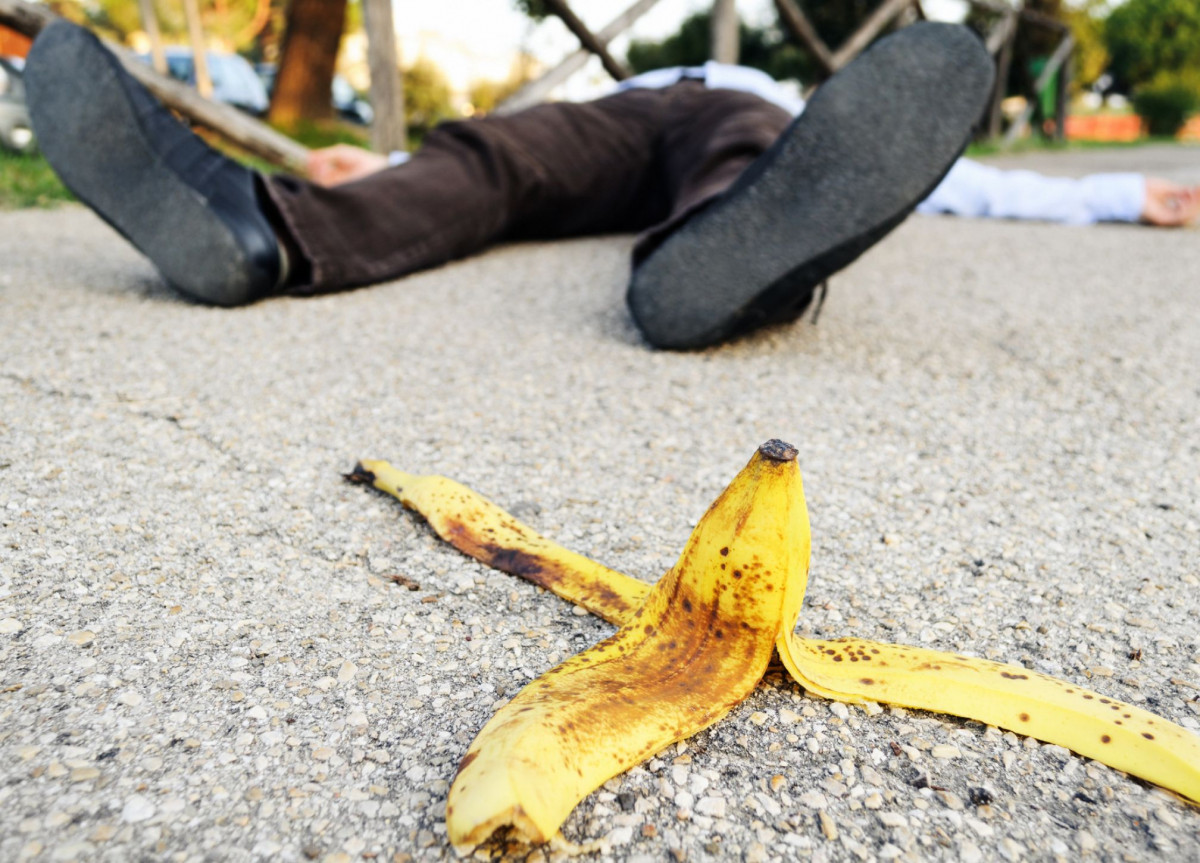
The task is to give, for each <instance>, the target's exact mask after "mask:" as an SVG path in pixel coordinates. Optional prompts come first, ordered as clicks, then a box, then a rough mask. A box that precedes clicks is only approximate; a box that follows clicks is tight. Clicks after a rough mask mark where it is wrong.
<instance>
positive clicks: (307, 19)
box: [267, 0, 346, 126]
mask: <svg viewBox="0 0 1200 863" xmlns="http://www.w3.org/2000/svg"><path fill="white" fill-rule="evenodd" d="M345 21H346V0H292V4H291V6H290V7H289V9H288V15H287V31H286V32H285V34H284V37H283V53H282V55H281V56H280V58H279V71H278V73H277V74H276V76H275V92H274V93H273V94H272V96H271V109H270V112H269V113H268V115H267V116H268V118H269V119H270V121H271V122H272V123H277V124H279V125H282V126H292V125H295V124H296V123H297V122H299V121H301V120H328V119H330V118H332V117H333V102H332V98H331V95H330V91H331V88H332V86H333V67H334V64H335V63H336V62H337V55H338V45H339V44H340V43H341V40H342V27H343V26H344V25H345Z"/></svg>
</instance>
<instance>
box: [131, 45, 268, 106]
mask: <svg viewBox="0 0 1200 863" xmlns="http://www.w3.org/2000/svg"><path fill="white" fill-rule="evenodd" d="M164 53H165V54H166V55H167V72H168V74H170V76H171V77H172V78H174V79H176V80H177V81H183V82H184V83H185V84H190V85H191V86H193V87H194V86H196V61H195V56H194V55H193V54H192V51H191V49H189V48H182V47H178V46H172V47H168V48H165V49H164ZM140 56H141V58H142V59H143V60H145V61H146V62H147V63H148V62H150V55H149V54H143V55H140ZM204 59H205V60H207V61H208V76H209V77H210V78H211V79H212V85H213V94H212V95H213V99H215V100H216V101H218V102H225V103H227V104H229V105H233V106H234V107H235V108H240V109H242V110H243V111H245V112H246V113H248V114H253V115H254V116H256V117H261V116H262V115H263V114H265V113H267V105H268V104H269V103H270V100H269V99H268V97H267V90H266V88H265V87H263V83H262V81H260V80H259V78H258V75H256V74H255V73H254V67H253V66H251V65H250V63H249V61H247V60H246V58H245V57H242V56H240V55H238V54H224V53H218V52H216V51H206V52H205V53H204Z"/></svg>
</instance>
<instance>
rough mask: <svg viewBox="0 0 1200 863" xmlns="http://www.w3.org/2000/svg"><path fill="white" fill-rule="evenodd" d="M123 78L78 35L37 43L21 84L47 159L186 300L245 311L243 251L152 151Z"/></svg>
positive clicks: (47, 35) (250, 289)
mask: <svg viewBox="0 0 1200 863" xmlns="http://www.w3.org/2000/svg"><path fill="white" fill-rule="evenodd" d="M118 75H119V72H118V61H117V59H116V58H115V57H113V56H112V55H111V54H110V53H109V52H108V51H107V49H105V48H104V47H103V46H101V45H100V44H99V43H98V42H96V41H95V40H94V39H93V38H92V37H91V36H89V35H88V34H87V33H86V32H85V31H82V30H80V29H79V28H77V27H74V26H73V25H69V24H61V23H56V24H52V25H51V26H50V27H48V28H46V30H44V31H43V32H42V33H41V34H40V35H39V36H38V38H37V40H36V41H35V42H34V45H33V48H32V49H31V51H30V56H29V58H28V61H27V65H26V77H25V83H26V92H27V94H28V100H29V107H30V115H31V117H32V119H33V127H34V132H35V133H36V135H37V138H38V146H39V147H40V148H41V151H42V154H43V155H44V156H45V157H46V159H47V161H49V163H50V165H51V166H52V167H53V168H54V170H55V172H56V173H57V174H58V176H59V177H60V178H61V179H62V181H63V183H64V184H65V185H66V186H67V188H68V189H70V190H71V191H72V192H73V193H74V194H75V195H76V196H77V197H78V198H79V199H80V200H81V201H83V202H84V203H85V204H87V205H88V206H89V207H91V208H92V209H93V210H95V211H96V213H97V214H99V215H100V216H101V217H102V218H103V219H104V220H105V221H106V222H108V223H109V224H110V225H112V226H113V227H114V228H116V230H117V231H119V232H120V233H121V234H122V236H124V237H125V238H126V239H127V240H129V242H131V243H132V244H133V245H134V246H136V247H137V248H138V250H139V251H141V252H142V253H143V254H144V255H146V257H148V258H149V259H150V260H151V261H152V262H153V263H154V265H155V266H156V267H157V268H158V270H159V272H161V273H162V275H163V277H164V278H165V279H166V280H167V281H168V282H170V283H171V285H173V286H174V287H175V288H177V289H178V290H179V291H180V292H182V293H184V294H187V295H188V296H190V297H192V298H193V299H198V300H201V301H203V302H206V303H214V304H216V305H223V306H233V305H240V304H242V303H245V302H248V301H249V300H251V299H253V298H254V295H255V293H256V289H255V286H254V284H252V278H253V273H252V272H251V267H250V265H249V263H248V260H247V257H246V254H245V251H244V250H243V249H242V247H241V245H240V244H239V243H238V242H237V240H236V238H235V237H234V235H233V233H232V232H231V231H230V230H229V228H228V227H227V226H226V225H225V223H224V222H222V221H221V219H220V218H219V217H218V216H216V215H215V214H214V213H213V211H212V209H211V208H210V207H209V205H208V203H207V202H206V201H205V199H204V198H203V197H202V196H201V195H200V194H199V193H198V192H197V191H196V190H195V189H193V188H192V187H191V186H190V185H188V184H187V183H186V182H184V181H183V180H181V179H180V178H179V177H178V176H177V175H176V174H175V173H174V172H173V171H171V170H170V169H168V168H167V167H166V166H165V165H164V164H163V162H162V160H161V158H160V157H159V156H158V154H157V153H155V151H154V150H153V149H152V148H151V147H150V146H149V145H148V143H147V141H146V140H145V137H144V135H143V133H142V128H141V125H140V123H139V122H138V118H137V116H136V113H135V111H134V108H133V105H132V104H131V103H130V101H129V99H128V97H127V95H126V93H125V91H124V89H123V87H122V84H121V83H120V81H119V79H118Z"/></svg>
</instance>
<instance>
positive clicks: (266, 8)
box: [51, 0, 287, 60]
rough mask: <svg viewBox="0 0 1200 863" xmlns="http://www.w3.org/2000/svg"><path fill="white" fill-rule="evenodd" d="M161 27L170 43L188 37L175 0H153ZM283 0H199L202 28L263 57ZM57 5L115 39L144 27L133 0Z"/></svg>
mask: <svg viewBox="0 0 1200 863" xmlns="http://www.w3.org/2000/svg"><path fill="white" fill-rule="evenodd" d="M153 6H154V12H155V17H156V18H157V19H158V26H159V30H160V31H161V32H162V35H163V39H164V40H165V41H166V42H168V43H184V42H186V41H187V18H186V17H185V16H184V11H183V4H182V3H180V2H178V0H153ZM286 6H287V0H201V2H200V18H201V21H202V22H203V25H204V32H205V34H206V35H207V36H208V37H209V38H211V39H214V40H215V41H217V42H220V43H223V44H224V45H226V46H228V47H229V48H231V49H232V50H234V51H238V52H240V53H244V54H247V55H250V56H251V59H255V60H257V59H261V57H260V55H261V53H262V49H263V41H264V40H272V39H277V38H278V35H279V34H280V33H281V32H282V30H283V18H284V11H285V7H286ZM51 8H53V9H54V10H55V11H57V12H59V13H60V14H64V15H65V16H66V17H68V18H70V19H71V20H73V21H77V22H79V23H86V24H87V25H88V26H89V27H90V28H91V29H92V30H95V31H97V32H99V33H102V34H103V35H105V36H108V37H109V38H111V39H115V40H117V41H119V42H124V41H126V40H127V39H128V38H129V36H130V35H132V34H133V33H136V32H138V31H140V30H142V29H143V22H142V16H141V11H140V10H139V8H138V2H137V0H91V2H86V3H85V2H81V0H59V2H56V3H54V4H52V5H51Z"/></svg>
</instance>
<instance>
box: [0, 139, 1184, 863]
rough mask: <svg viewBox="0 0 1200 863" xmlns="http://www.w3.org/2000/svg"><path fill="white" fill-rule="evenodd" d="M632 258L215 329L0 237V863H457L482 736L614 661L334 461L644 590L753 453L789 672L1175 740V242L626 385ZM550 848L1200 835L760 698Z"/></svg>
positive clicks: (1049, 240)
mask: <svg viewBox="0 0 1200 863" xmlns="http://www.w3.org/2000/svg"><path fill="white" fill-rule="evenodd" d="M1168 149H1170V148H1168ZM1099 158H1100V157H1099V156H1097V155H1094V154H1092V153H1082V154H1075V155H1066V156H1063V155H1056V156H1052V157H1051V156H1036V157H1033V158H1030V159H1029V160H1028V162H1029V163H1033V162H1036V163H1037V165H1038V166H1040V167H1044V166H1051V167H1052V168H1053V169H1054V170H1056V171H1064V172H1072V171H1075V172H1078V171H1079V170H1086V169H1088V168H1090V167H1092V165H1093V164H1094V163H1095V161H1096V160H1097V159H1099ZM1151 160H1153V163H1154V165H1155V167H1156V169H1158V170H1160V172H1161V173H1171V172H1175V173H1176V175H1178V176H1189V175H1190V176H1194V175H1195V173H1196V166H1197V165H1200V151H1197V150H1180V149H1170V151H1169V152H1166V153H1164V152H1161V151H1159V150H1157V149H1153V148H1151V149H1146V148H1142V149H1128V150H1119V151H1112V152H1110V153H1107V154H1105V155H1104V156H1103V163H1104V166H1105V167H1122V168H1136V167H1138V166H1139V165H1141V164H1143V163H1145V162H1149V161H1151ZM1164 166H1165V167H1164ZM629 247H630V240H629V238H627V237H614V238H600V239H589V240H582V241H576V242H563V243H555V244H529V245H519V246H512V247H507V248H501V249H497V250H495V251H493V252H491V253H489V254H486V255H483V256H481V257H477V258H474V259H471V260H467V261H463V262H460V263H456V264H453V265H451V266H447V267H444V268H442V269H439V270H437V271H434V272H429V273H425V274H422V275H418V276H415V277H412V278H409V279H405V280H403V281H400V282H396V283H393V284H388V285H383V286H379V287H375V288H372V289H368V290H362V291H358V292H354V293H351V294H348V295H343V296H331V297H323V298H317V299H310V300H293V299H277V300H272V301H269V302H264V303H261V304H259V305H256V306H254V307H252V308H246V309H240V310H233V311H222V310H215V309H208V308H201V307H197V306H194V305H190V304H188V303H186V302H182V301H180V300H178V299H177V298H175V297H174V296H173V295H172V294H171V293H170V291H168V290H167V289H166V288H165V287H164V286H163V285H162V284H161V283H160V282H159V281H158V280H157V278H156V276H155V274H154V272H153V270H152V269H151V268H150V266H149V265H148V264H147V263H145V262H144V261H143V260H142V259H140V258H139V257H138V255H136V254H135V253H134V252H132V251H131V250H130V249H128V248H127V247H126V246H125V245H124V244H123V243H122V242H121V241H120V240H119V239H118V238H117V237H116V235H114V234H113V233H112V232H111V231H110V230H109V229H108V228H107V227H106V226H104V225H103V224H102V223H101V222H100V221H99V220H97V219H96V218H94V217H93V216H92V215H90V214H89V213H88V212H87V211H85V210H83V209H82V208H79V207H65V208H62V209H59V210H54V211H48V212H18V213H4V214H0V309H2V310H3V311H2V314H0V345H2V346H3V360H2V362H0V369H2V372H0V407H2V411H0V540H2V544H0V859H3V860H19V859H37V860H72V859H81V860H86V859H102V860H132V859H136V860H171V861H185V860H239V861H240V860H255V859H266V860H276V859H278V860H305V859H310V858H316V859H325V860H331V861H339V860H340V861H349V860H359V859H367V860H372V859H374V860H408V859H414V860H437V859H453V857H454V854H453V852H452V851H451V850H450V849H449V847H448V845H447V842H446V839H445V831H444V827H443V809H444V801H445V795H446V791H447V786H448V782H449V780H450V779H451V778H452V775H453V772H454V768H455V765H456V764H457V762H458V760H459V759H460V758H461V756H462V754H463V752H464V751H465V749H466V747H467V744H468V743H469V741H470V740H471V739H472V737H473V735H474V734H475V732H476V731H477V730H478V729H479V728H480V727H481V726H482V724H483V723H484V722H485V721H486V720H487V718H488V717H489V716H490V715H491V713H492V711H493V710H494V708H495V707H496V706H497V705H498V704H499V703H502V701H503V700H504V699H506V698H508V697H509V696H511V695H512V694H513V693H515V692H516V691H517V690H518V689H519V688H520V687H521V686H522V685H523V684H524V683H525V682H527V681H528V680H529V679H531V678H532V677H534V676H535V675H537V674H539V673H541V672H542V671H544V670H546V669H547V668H549V667H551V666H552V665H553V664H554V663H555V662H556V661H558V660H561V659H562V658H564V657H566V656H568V655H570V654H571V653H573V652H575V651H577V650H579V649H581V648H583V647H585V646H586V645H588V644H590V643H592V642H594V641H596V640H598V639H600V638H601V637H603V636H604V635H606V634H607V633H608V632H609V631H610V629H609V627H608V626H607V625H605V624H603V623H601V622H599V621H597V620H594V619H590V618H586V617H581V616H578V615H576V614H573V613H572V609H571V608H570V607H569V606H567V605H566V604H564V603H563V602H561V601H559V600H558V599H556V598H555V597H553V596H551V595H549V594H545V593H542V592H539V591H538V590H536V589H535V588H533V587H531V586H529V585H527V584H524V583H522V582H519V581H517V580H516V579H514V578H512V577H510V576H507V575H504V574H501V573H497V572H492V571H489V570H487V569H485V568H483V567H482V566H480V565H478V564H476V563H475V562H473V561H471V560H469V559H466V558H464V557H463V556H461V555H459V554H458V553H457V552H455V551H454V550H452V549H450V548H447V547H445V546H443V545H442V544H441V543H440V542H439V541H437V540H436V539H435V538H434V537H433V536H432V534H431V533H430V532H429V530H428V529H427V528H426V527H425V526H424V525H423V524H422V523H420V521H419V520H418V519H417V518H415V517H414V516H413V515H412V514H410V513H406V512H404V511H403V510H402V509H401V508H400V507H399V506H398V505H396V504H395V503H394V502H393V501H392V500H391V499H389V498H385V497H383V496H381V495H378V494H376V493H373V492H371V491H369V490H366V489H363V488H361V487H354V486H350V485H348V484H346V483H344V482H343V481H342V479H341V477H340V474H341V473H342V472H343V471H346V470H348V469H349V468H350V467H351V466H352V465H353V464H354V462H355V460H356V459H357V458H360V457H380V458H386V459H389V460H391V461H393V462H394V463H395V464H397V465H399V466H402V467H404V468H406V469H409V470H412V471H417V472H437V473H443V474H447V475H450V476H453V477H456V478H458V479H460V480H463V481H465V482H467V483H469V484H471V485H473V486H474V487H475V488H477V489H478V490H480V491H481V492H483V493H485V494H487V495H489V496H491V497H492V498H494V499H495V500H497V501H498V502H500V503H501V504H503V505H505V506H507V507H509V508H511V509H512V510H514V511H515V512H517V513H518V514H519V515H521V516H522V517H523V518H525V519H526V520H528V521H530V522H532V523H533V524H535V525H537V526H538V527H539V528H541V529H542V530H543V531H544V532H545V533H547V534H548V535H550V536H552V537H555V538H557V539H559V540H560V541H562V542H563V543H565V544H566V545H568V546H570V547H573V548H575V549H577V550H579V551H581V552H584V553H587V554H589V555H592V556H594V557H596V558H598V559H600V560H602V561H605V562H607V563H609V564H611V565H613V566H616V567H618V568H621V569H624V570H625V571H627V572H630V573H632V574H635V575H638V576H640V577H642V578H646V579H653V578H654V577H656V576H657V574H658V573H660V572H661V571H663V570H664V569H665V568H666V567H667V566H669V565H670V563H671V562H672V561H673V559H674V556H675V555H676V554H677V553H678V551H679V550H680V548H681V547H682V544H683V542H684V540H685V538H686V537H687V534H688V532H689V529H690V527H691V526H692V524H693V523H694V521H695V520H696V519H697V518H698V517H699V516H700V514H701V513H702V512H703V510H704V508H705V507H706V506H707V504H708V503H709V502H710V500H711V499H712V498H713V497H714V496H715V495H716V494H717V493H718V492H719V491H720V489H721V488H722V487H723V485H724V484H725V482H727V481H728V480H729V479H730V478H731V477H732V476H733V474H734V473H735V472H736V471H737V470H738V469H739V468H740V467H741V466H742V464H743V463H744V462H745V461H746V459H748V458H749V456H750V454H751V453H752V452H753V450H754V448H755V446H756V445H757V444H758V443H760V442H761V441H763V440H765V439H767V438H770V437H781V438H784V439H786V440H788V441H790V442H792V443H794V444H796V445H797V446H798V447H799V449H800V452H801V455H800V462H801V467H802V468H803V470H804V472H805V478H806V488H807V493H808V498H809V505H810V508H811V514H812V524H813V531H814V565H813V575H812V582H811V587H810V591H809V597H808V602H807V603H806V607H805V609H804V612H803V615H802V618H801V629H802V630H803V631H804V632H805V633H812V634H817V635H822V636H836V635H839V634H847V633H853V634H857V635H862V636H865V637H868V638H873V639H879V640H884V641H895V642H906V643H913V644H922V645H928V646H933V647H937V648H941V649H946V650H953V651H963V652H972V653H976V654H980V655H983V656H988V657H994V658H997V659H1002V660H1005V661H1009V662H1015V663H1018V664H1024V665H1027V666H1030V667H1033V668H1036V669H1039V670H1043V671H1047V672H1050V673H1053V674H1057V675H1059V676H1061V677H1064V678H1066V679H1069V680H1071V681H1074V682H1076V683H1078V684H1081V685H1086V686H1089V687H1092V688H1094V689H1097V690H1099V691H1101V692H1104V693H1107V694H1109V695H1111V696H1114V697H1117V698H1121V699H1125V700H1129V701H1132V702H1135V703H1138V704H1141V705H1144V706H1146V707H1147V708H1149V709H1152V710H1154V711H1157V712H1159V713H1161V714H1162V715H1163V716H1166V717H1168V718H1170V719H1172V720H1174V721H1176V722H1179V723H1182V724H1184V725H1186V726H1187V727H1189V728H1191V729H1193V730H1197V729H1198V728H1200V701H1198V700H1197V699H1198V697H1200V689H1197V687H1198V686H1200V578H1198V576H1200V570H1198V568H1197V563H1196V561H1197V559H1198V554H1197V552H1198V551H1200V420H1198V417H1200V385H1198V383H1197V368H1200V312H1198V311H1197V297H1198V294H1197V279H1196V273H1197V271H1198V270H1200V234H1198V233H1197V231H1196V230H1186V231H1154V230H1149V229H1143V228H1138V227H1131V226H1102V227H1092V228H1067V227H1047V226H1042V225H1032V224H1005V223H986V222H973V221H965V220H953V219H948V218H936V219H935V218H930V219H913V220H910V221H909V222H908V223H906V224H905V225H904V226H902V228H901V229H900V230H899V231H897V232H896V233H895V234H894V235H893V236H892V237H890V238H889V239H888V240H887V241H886V242H885V243H884V244H882V245H881V246H880V247H878V248H876V249H875V250H873V251H872V252H871V253H869V254H868V255H867V256H865V257H864V258H863V259H861V260H860V261H859V262H857V263H856V264H855V265H853V266H852V267H851V268H850V269H849V270H848V271H847V272H845V273H844V274H842V275H840V276H838V277H836V278H835V279H834V280H833V282H832V289H831V292H830V296H829V300H828V302H827V303H826V306H825V309H824V312H823V314H822V316H821V320H820V323H819V325H817V326H815V327H814V326H812V325H811V324H809V323H807V322H801V323H799V324H797V325H795V326H792V327H788V328H783V329H777V330H774V331H771V332H768V333H763V334H760V335H758V336H756V337H753V338H749V339H746V340H743V341H741V342H738V343H736V344H733V345H729V346H726V347H723V348H719V349H714V350H710V351H706V352H702V353H696V354H666V353H654V352H651V351H649V350H647V349H645V348H644V347H643V345H642V344H641V343H640V341H639V338H638V336H637V333H636V332H635V331H634V329H633V328H632V326H631V324H630V323H629V320H628V318H627V317H626V314H625V312H624V310H623V306H622V288H623V280H624V277H625V270H626V266H627V264H626V257H627V253H628V250H629ZM397 574H399V575H404V576H406V577H408V578H410V579H413V580H414V581H416V582H417V583H419V585H420V588H419V589H417V590H411V591H410V590H406V589H403V588H401V587H399V586H396V585H395V584H393V583H392V582H391V581H390V580H389V576H392V575H397ZM775 777H779V778H778V779H776V778H775ZM980 789H982V790H980ZM565 832H566V835H567V836H568V837H569V838H571V839H573V840H575V841H585V840H591V839H597V838H605V837H607V839H608V840H609V843H610V848H611V850H610V851H609V852H608V855H607V856H608V857H609V858H611V859H616V860H639V861H641V860H654V861H660V860H676V859H685V858H686V859H687V860H693V861H696V860H707V859H715V860H738V859H746V860H774V859H784V860H792V859H801V860H816V861H835V860H839V861H840V860H874V859H879V860H888V859H902V860H914V861H916V860H965V861H976V860H1051V859H1058V860H1077V859H1096V860H1197V859H1200V812H1198V811H1197V810H1196V809H1194V808H1190V807H1188V806H1186V805H1184V804H1183V803H1181V802H1180V801H1179V800H1178V799H1176V798H1174V797H1172V796H1170V795H1168V794H1166V793H1164V792H1163V791H1161V790H1158V789H1154V788H1151V787H1149V786H1147V785H1145V784H1144V783H1141V782H1137V781H1133V780H1131V779H1129V778H1127V777H1126V776H1124V775H1122V774H1119V773H1117V772H1115V771H1112V770H1109V769H1107V768H1104V767H1102V766H1099V765H1097V764H1095V763H1092V762H1088V761H1086V760H1084V759H1081V758H1078V757H1076V756H1074V755H1072V754H1070V753H1069V752H1067V751H1066V750H1064V749H1061V748H1058V747H1054V746H1043V745H1037V744H1036V743H1034V742H1032V741H1029V740H1025V739H1022V738H1020V737H1018V736H1016V735H1013V734H1011V733H1001V732H998V731H997V730H995V729H990V728H984V727H983V726H981V725H979V724H976V723H971V722H965V721H959V720H956V719H951V718H946V717H942V716H937V715H932V714H922V713H916V712H907V711H903V710H890V709H884V710H882V711H881V710H880V709H878V708H874V707H872V709H867V710H864V709H860V708H857V707H851V708H849V709H847V708H845V707H843V706H841V705H835V704H830V703H828V702H825V701H821V700H819V699H815V698H811V697H808V696H806V695H805V694H804V693H803V692H802V690H801V689H799V688H798V687H797V686H796V685H794V684H793V683H791V682H789V681H788V680H786V679H783V678H782V677H781V676H780V674H779V673H777V672H776V673H772V674H771V675H769V676H768V678H767V681H766V683H765V684H764V685H762V686H760V688H759V689H758V691H757V692H756V693H755V694H754V695H753V696H752V697H751V698H749V699H748V700H747V701H746V702H745V703H744V704H743V705H742V706H741V707H739V708H738V709H736V710H735V711H734V712H733V713H732V714H731V715H730V716H729V717H728V718H727V719H726V720H724V721H723V722H722V723H720V724H719V725H718V726H716V727H715V728H714V729H712V730H710V731H708V732H705V733H702V734H700V735H698V736H697V737H695V738H693V739H692V740H689V741H688V742H687V743H686V745H680V746H678V747H677V748H676V749H674V750H672V751H670V752H667V753H664V754H662V755H660V756H659V757H658V758H656V759H654V760H653V761H651V762H649V763H648V764H646V765H643V766H642V767H639V768H637V769H635V770H633V771H631V772H630V773H628V774H627V775H624V776H621V777H618V778H617V779H615V780H612V781H611V782H610V783H608V784H607V785H606V786H605V787H604V788H602V789H601V790H600V791H599V792H598V793H596V794H594V795H592V796H591V797H589V798H588V799H587V800H586V801H585V802H584V803H583V804H582V805H581V806H580V807H579V808H578V809H577V810H576V811H575V813H574V814H573V815H572V816H571V818H570V820H569V821H568V822H567V824H566V827H565ZM497 850H498V849H496V848H492V849H488V853H491V852H495V851H497ZM528 859H530V860H541V859H543V855H542V852H537V853H535V854H533V855H532V856H531V857H529V858H528Z"/></svg>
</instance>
